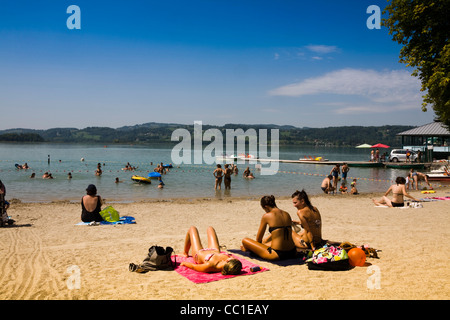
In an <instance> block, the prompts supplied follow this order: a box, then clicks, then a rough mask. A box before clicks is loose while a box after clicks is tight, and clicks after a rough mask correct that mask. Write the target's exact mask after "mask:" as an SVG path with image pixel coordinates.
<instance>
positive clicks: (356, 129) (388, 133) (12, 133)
mask: <svg viewBox="0 0 450 320" xmlns="http://www.w3.org/2000/svg"><path fill="white" fill-rule="evenodd" d="M179 128H183V129H186V130H188V131H189V132H190V133H191V135H193V128H194V126H193V125H183V124H174V123H154V122H150V123H145V124H140V125H135V126H126V127H120V128H116V129H114V128H108V127H88V128H84V129H77V128H52V129H48V130H33V129H9V130H3V131H0V141H3V142H5V141H6V142H64V143H105V144H111V143H117V144H130V143H132V144H150V143H170V142H172V143H176V142H178V141H176V142H173V141H171V137H172V132H173V131H174V130H175V129H179ZM210 128H215V129H219V130H220V131H221V132H222V133H223V137H224V139H225V137H226V130H227V129H233V130H236V129H243V130H244V131H247V130H248V129H255V130H256V132H258V130H259V129H268V132H269V137H268V141H269V142H270V129H278V130H279V139H280V145H309V146H356V145H358V144H362V143H368V144H376V143H384V144H387V145H390V146H399V145H400V137H398V136H397V133H399V132H402V131H406V130H409V129H411V128H413V127H412V126H379V127H363V126H345V127H327V128H306V127H304V128H297V127H294V126H278V125H260V124H259V125H258V124H256V125H248V124H246V125H244V124H226V125H224V126H221V127H217V126H210V125H203V126H202V129H203V131H205V130H207V129H210ZM207 143H208V142H207Z"/></svg>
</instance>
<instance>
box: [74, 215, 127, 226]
mask: <svg viewBox="0 0 450 320" xmlns="http://www.w3.org/2000/svg"><path fill="white" fill-rule="evenodd" d="M98 223H99V224H100V225H107V224H133V223H136V220H134V218H133V217H129V216H123V217H120V219H119V221H115V222H108V221H102V222H98ZM91 224H92V222H79V223H77V224H76V225H77V226H88V225H91Z"/></svg>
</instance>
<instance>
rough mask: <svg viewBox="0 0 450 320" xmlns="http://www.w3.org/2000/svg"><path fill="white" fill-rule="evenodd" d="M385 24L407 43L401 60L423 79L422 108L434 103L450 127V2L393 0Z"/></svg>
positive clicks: (443, 0)
mask: <svg viewBox="0 0 450 320" xmlns="http://www.w3.org/2000/svg"><path fill="white" fill-rule="evenodd" d="M386 12H387V13H388V14H389V17H388V19H384V20H383V24H384V25H385V26H386V27H388V28H389V34H391V35H392V38H393V40H394V41H396V42H398V43H399V44H401V45H403V47H402V48H401V50H400V62H402V63H405V64H406V65H407V66H410V67H413V68H414V71H413V73H412V75H414V76H416V77H419V79H420V80H421V84H422V88H421V90H422V91H423V92H424V93H425V95H423V104H422V110H423V111H426V110H427V106H428V105H430V106H432V108H433V110H434V112H435V114H436V116H437V118H438V119H439V120H440V121H441V122H442V123H443V124H444V125H445V126H447V127H448V128H450V44H449V41H448V36H449V34H450V18H449V17H450V1H449V0H391V1H390V4H389V5H388V6H387V7H386V9H385V11H384V13H386Z"/></svg>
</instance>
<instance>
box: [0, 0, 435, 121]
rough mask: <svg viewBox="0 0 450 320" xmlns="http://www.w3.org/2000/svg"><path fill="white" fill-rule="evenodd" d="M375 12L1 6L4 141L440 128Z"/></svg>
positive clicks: (277, 6) (239, 0)
mask: <svg viewBox="0 0 450 320" xmlns="http://www.w3.org/2000/svg"><path fill="white" fill-rule="evenodd" d="M71 5H75V6H77V8H79V11H73V10H71V7H70V6H71ZM371 5H376V6H378V7H379V8H380V9H381V11H383V9H384V8H385V7H386V5H387V1H381V0H334V1H332V0H320V1H311V0H310V1H303V0H272V1H267V0H204V1H200V0H191V1H179V0H172V1H154V0H129V1H84V0H70V1H65V0H53V1H50V0H42V1H29V0H25V1H13V0H4V1H2V3H1V6H0V119H1V121H0V130H3V129H11V128H32V129H49V128H55V127H75V128H80V129H81V128H85V127H90V126H100V127H112V128H118V127H121V126H127V125H135V124H142V123H147V122H163V123H180V124H193V122H194V121H202V122H203V124H209V125H217V126H222V125H224V124H227V123H234V124H278V125H293V126H296V127H315V128H321V127H329V126H352V125H362V126H379V125H414V126H419V125H423V124H426V123H429V122H432V121H433V118H434V114H433V112H432V110H431V108H429V111H428V112H422V110H421V104H422V98H421V96H422V92H421V91H420V81H419V79H418V78H416V77H412V76H411V72H412V70H411V69H409V68H408V67H407V66H406V65H405V64H402V63H400V62H399V51H400V48H401V46H400V45H399V44H397V43H396V42H394V41H393V40H392V37H391V36H390V35H389V33H388V30H387V28H385V27H383V26H381V28H380V29H369V28H368V26H367V22H368V20H369V22H370V23H369V25H370V24H374V23H375V24H376V20H374V19H373V18H374V16H373V14H374V12H373V11H371V10H369V13H368V7H369V6H371ZM68 9H69V10H68ZM375 14H376V13H375ZM382 17H385V16H382Z"/></svg>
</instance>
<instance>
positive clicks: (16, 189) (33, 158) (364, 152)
mask: <svg viewBox="0 0 450 320" xmlns="http://www.w3.org/2000/svg"><path fill="white" fill-rule="evenodd" d="M174 145H175V144H174ZM174 145H165V146H162V145H157V146H129V145H108V146H105V145H82V144H43V143H39V144H10V143H6V144H5V143H3V144H0V180H2V181H3V183H4V184H5V186H6V190H7V194H6V199H8V200H11V199H13V198H15V199H20V200H22V201H24V202H41V201H42V202H47V201H52V200H70V201H79V200H80V198H81V197H82V196H83V195H84V194H85V189H86V187H87V185H88V184H91V183H92V184H95V185H96V186H97V189H98V193H99V194H100V195H101V196H102V197H104V198H106V199H107V200H108V202H115V201H117V202H127V201H138V200H145V199H172V198H180V197H181V198H226V197H247V196H248V197H251V198H253V197H260V196H262V195H265V194H273V195H275V196H290V195H291V194H292V193H293V192H294V191H295V190H297V189H299V190H301V189H305V190H306V191H307V192H308V193H309V194H311V195H313V194H320V193H322V191H321V189H320V184H321V182H322V180H323V178H324V177H325V175H328V174H329V172H330V170H331V168H332V166H331V165H315V164H290V163H279V168H278V170H277V173H276V174H274V175H262V174H261V173H260V172H259V171H258V170H255V164H250V165H249V164H246V163H243V164H239V163H238V164H237V166H238V168H239V170H240V171H239V174H238V175H233V176H232V181H231V190H228V191H226V190H224V186H223V184H222V190H220V191H216V190H214V181H215V179H214V176H213V171H214V169H215V164H179V165H178V164H175V165H174V167H173V168H172V169H170V171H169V172H168V173H167V174H166V175H164V176H163V181H164V183H165V186H164V188H163V189H158V188H157V181H155V180H154V181H153V183H152V184H150V185H148V184H138V183H136V182H134V181H132V180H131V177H132V176H133V175H134V174H135V175H139V176H143V177H147V176H148V173H149V172H153V170H154V168H155V167H156V165H157V164H158V163H161V162H163V163H164V164H169V163H173V161H172V157H171V153H172V150H173V147H174ZM389 150H390V149H389ZM268 151H269V153H270V148H269V150H268ZM382 152H383V151H382ZM369 155H370V149H355V148H327V147H280V148H279V159H285V160H298V159H299V158H303V157H304V156H313V157H318V156H321V157H323V158H325V159H329V160H330V161H367V160H368V159H369ZM82 158H83V159H84V161H81V159H82ZM128 162H129V163H130V164H131V165H132V166H135V167H137V169H136V170H135V171H133V172H131V171H124V170H122V168H124V167H125V165H126V164H127V163H128ZM16 163H17V164H21V165H22V164H24V163H28V165H29V167H30V169H28V170H18V169H16V167H15V164H16ZM98 163H100V164H101V165H102V170H103V174H102V175H101V176H100V177H98V176H95V170H96V168H97V164H98ZM247 166H249V167H250V170H251V171H252V172H253V173H254V175H255V177H256V178H255V179H253V180H248V179H244V178H243V177H242V172H243V171H244V170H245V168H246V167H247ZM45 172H49V173H51V174H52V176H53V177H54V179H51V180H48V179H42V175H43V174H44V173H45ZM69 172H70V173H71V174H72V177H73V178H72V179H70V180H69V179H68V178H67V175H68V173H69ZM32 173H35V175H36V177H35V178H33V179H32V178H30V176H31V174H32ZM405 174H406V171H405V170H395V169H384V168H357V167H352V168H350V172H349V174H348V178H347V180H348V181H349V180H351V179H353V178H357V179H358V185H357V186H358V190H359V191H360V192H384V191H385V190H386V189H387V188H388V187H389V185H390V183H391V181H393V180H395V178H396V177H397V176H398V175H402V176H405ZM116 178H119V180H120V181H122V182H121V183H115V179H116ZM349 182H350V181H349Z"/></svg>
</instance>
